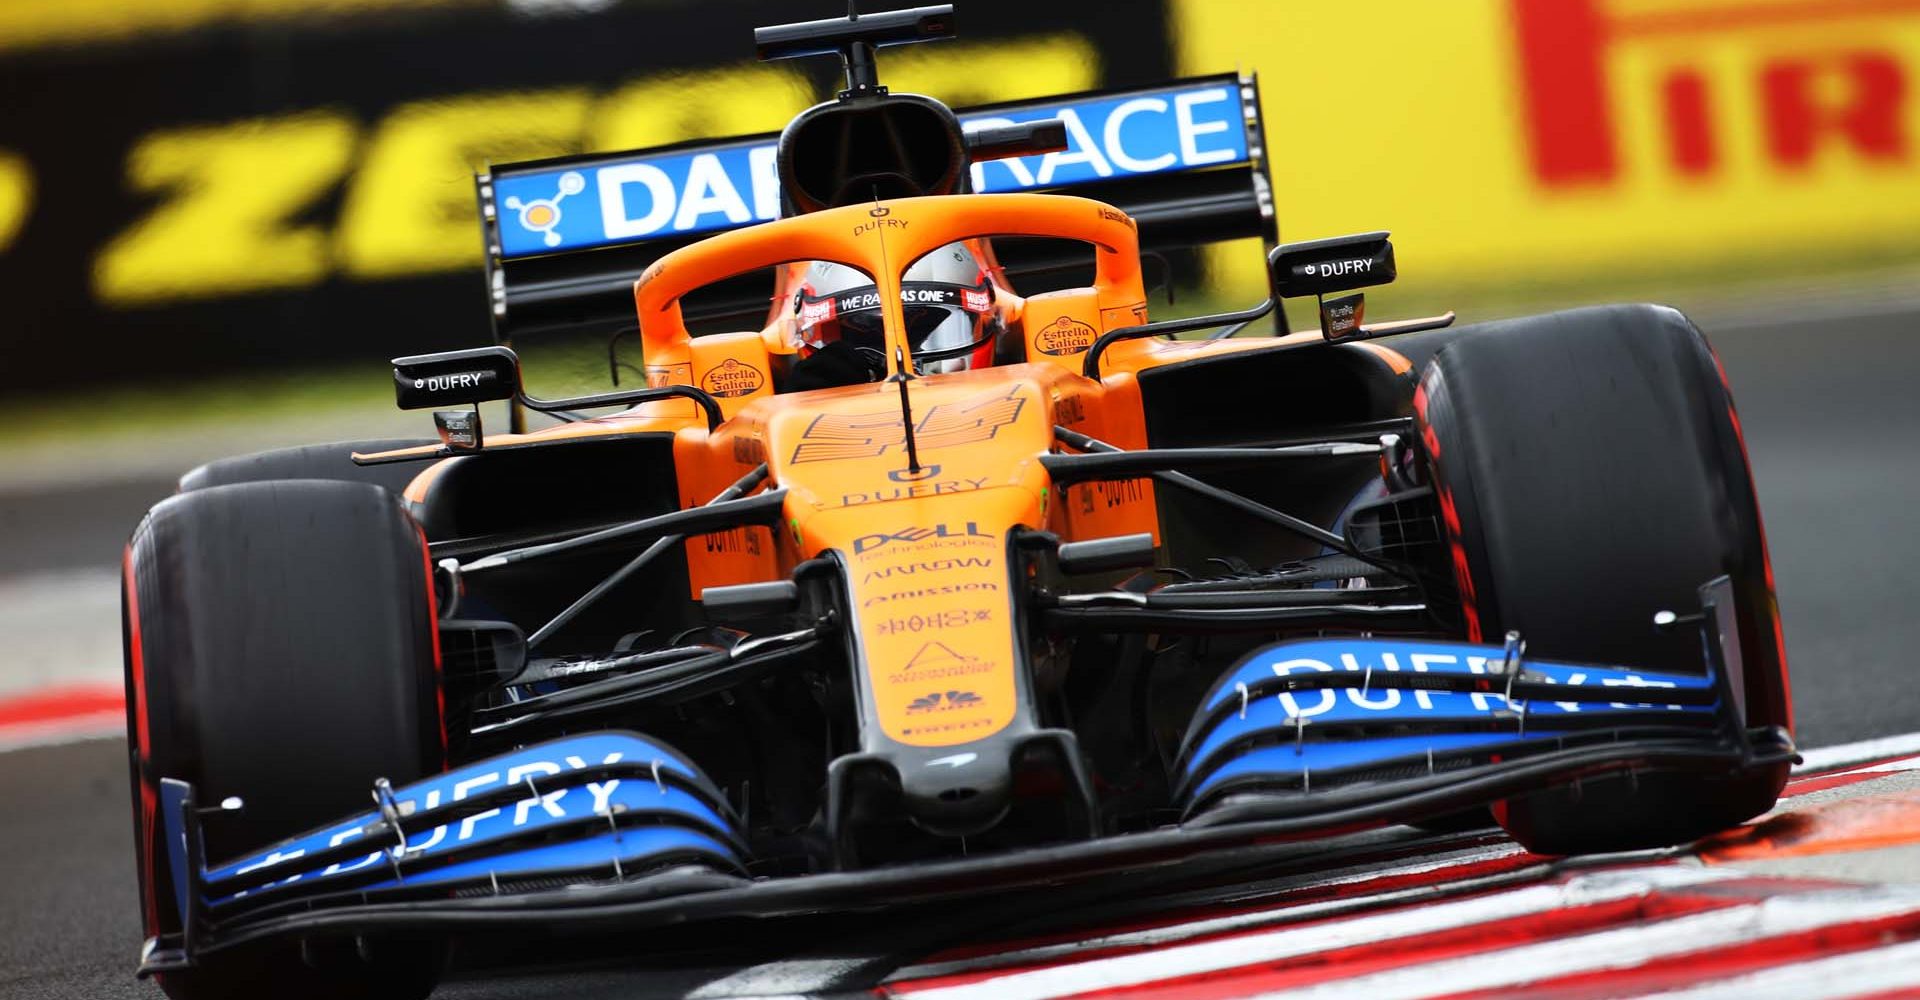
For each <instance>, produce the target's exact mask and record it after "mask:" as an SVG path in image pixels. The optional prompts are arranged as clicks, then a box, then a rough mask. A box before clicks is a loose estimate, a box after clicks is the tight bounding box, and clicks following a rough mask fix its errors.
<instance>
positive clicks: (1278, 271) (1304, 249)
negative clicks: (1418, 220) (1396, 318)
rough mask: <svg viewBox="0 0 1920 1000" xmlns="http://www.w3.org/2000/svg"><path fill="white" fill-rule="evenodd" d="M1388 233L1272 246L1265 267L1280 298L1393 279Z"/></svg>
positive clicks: (1341, 290) (1391, 246) (1391, 244)
mask: <svg viewBox="0 0 1920 1000" xmlns="http://www.w3.org/2000/svg"><path fill="white" fill-rule="evenodd" d="M1387 236H1388V234H1387V233H1384V232H1379V233H1361V234H1359V235H1357V236H1335V237H1333V238H1331V239H1324V240H1310V241H1308V242H1306V243H1286V244H1282V245H1280V246H1277V247H1274V248H1273V253H1272V254H1270V255H1269V256H1268V257H1267V266H1268V267H1270V268H1272V270H1273V287H1274V290H1275V291H1276V292H1278V293H1279V294H1280V296H1281V297H1282V298H1289V299H1291V298H1299V297H1302V296H1307V295H1330V294H1332V293H1334V292H1344V291H1347V290H1348V289H1353V288H1366V287H1367V286H1369V285H1385V284H1389V283H1391V282H1392V281H1393V279H1394V277H1395V271H1394V266H1393V241H1392V240H1389V239H1388V238H1387Z"/></svg>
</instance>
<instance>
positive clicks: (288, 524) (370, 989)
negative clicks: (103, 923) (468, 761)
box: [122, 480, 444, 1000]
mask: <svg viewBox="0 0 1920 1000" xmlns="http://www.w3.org/2000/svg"><path fill="white" fill-rule="evenodd" d="M426 561H427V559H426V551H425V547H424V542H423V539H422V536H421V534H420V531H419V528H418V527H417V526H416V525H415V524H414V522H413V520H412V518H410V517H408V516H407V514H406V513H405V512H404V511H403V510H402V509H401V507H400V503H399V501H398V499H397V498H396V497H395V496H394V495H393V494H391V493H388V492H386V491H385V490H382V489H380V488H378V487H375V486H373V485H370V484H364V483H342V482H324V481H318V480H284V481H277V482H261V483H246V484H239V485H231V486H216V487H209V488H206V489H200V490H195V491H193V492H190V493H184V494H181V495H178V496H175V497H173V498H171V499H169V500H167V501H165V502H163V503H161V504H160V505H158V506H157V507H155V508H154V509H153V510H152V511H151V512H149V514H148V515H147V518H146V520H144V521H142V522H141V524H140V526H139V528H137V529H136V530H135V532H134V535H133V539H132V541H131V542H130V543H129V545H128V548H127V553H126V557H125V566H124V579H125V589H124V592H123V593H124V598H123V604H122V623H123V630H124V634H125V637H126V668H127V669H126V676H127V706H128V744H129V747H130V748H131V752H132V761H133V788H134V842H135V852H136V855H137V863H138V866H139V873H140V889H141V900H142V904H143V907H144V910H145V923H146V930H147V934H148V935H149V936H153V935H159V934H168V933H174V932H177V931H178V930H179V929H180V927H179V923H180V921H179V918H178V912H177V907H176V905H175V904H174V902H173V900H174V885H175V882H174V879H175V877H176V874H184V873H175V872H173V871H171V870H170V863H169V854H168V851H167V850H166V848H165V846H164V845H163V843H162V833H161V823H160V818H159V816H158V815H156V809H155V806H156V802H157V792H158V783H159V780H160V779H161V778H178V779H181V780H184V781H188V782H191V783H192V784H193V785H194V787H195V789H196V792H197V795H198V798H199V800H200V801H202V802H209V803H211V802H218V801H220V800H222V799H224V798H226V797H228V796H238V797H240V798H241V799H242V800H243V801H244V803H245V806H244V808H243V809H242V810H241V811H240V812H238V813H219V814H213V815H210V816H208V817H207V819H206V822H205V833H206V847H207V857H208V859H209V861H215V862H217V861H220V860H223V859H226V858H228V857H231V856H233V855H236V854H239V853H241V852H243V851H246V850H249V849H253V848H258V847H261V846H264V845H267V844H270V843H272V842H274V841H276V840H279V839H281V838H283V837H287V836H290V835H292V834H296V833H300V832H302V831H304V830H307V829H309V828H312V827H315V826H318V825H320V824H322V823H324V822H326V821H328V820H331V819H334V818H337V817H339V816H341V815H343V814H347V813H350V812H353V811H355V810H358V809H364V808H365V807H366V804H367V801H368V799H367V796H368V793H369V790H370V789H372V787H373V782H374V779H376V778H380V777H385V778H388V779H389V780H391V781H392V782H393V783H394V784H396V785H399V784H402V783H405V782H408V781H412V780H415V779H418V778H420V777H422V776H424V775H427V774H430V773H433V772H435V771H438V770H439V769H440V767H441V765H442V763H443V758H444V743H443V735H442V730H441V718H440V707H439V705H440V703H439V689H438V665H437V663H436V651H435V625H434V617H433V616H434V611H433V596H432V589H431V584H430V582H429V580H428V577H427V569H426ZM323 944H324V943H323ZM307 951H308V955H309V956H316V955H324V956H326V958H325V959H324V960H321V961H317V962H315V963H313V964H308V963H306V962H304V961H303V959H302V956H301V953H300V949H299V948H297V947H294V946H291V945H289V946H281V947H276V948H272V949H266V950H258V949H256V950H253V951H248V952H237V953H228V952H215V953H213V954H210V955H206V956H204V958H203V959H202V961H201V964H199V965H198V966H197V967H195V968H194V969H192V970H190V971H188V972H186V973H166V974H163V975H162V976H161V977H160V980H161V986H162V987H163V988H164V989H165V990H166V991H167V993H168V994H169V995H170V996H173V997H175V998H176V1000H215V998H225V997H239V996H247V997H261V996H272V997H321V996H325V997H379V998H393V1000H398V998H414V997H420V996H424V995H425V994H426V993H427V992H428V991H429V990H431V988H432V984H433V981H434V978H435V976H436V974H437V971H438V965H439V956H438V953H437V952H436V951H435V950H434V949H431V948H429V949H424V950H423V949H413V948H406V947H403V946H400V945H398V944H397V943H394V942H371V943H370V944H369V948H368V949H367V952H368V955H369V956H370V957H369V958H366V959H362V958H361V957H360V956H359V955H357V954H356V953H355V952H356V949H354V948H352V947H347V948H344V949H341V948H335V947H315V948H309V949H308V950H307ZM341 952H345V955H344V957H343V956H342V955H340V954H339V953H341Z"/></svg>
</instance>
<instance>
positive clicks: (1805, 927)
mask: <svg viewBox="0 0 1920 1000" xmlns="http://www.w3.org/2000/svg"><path fill="white" fill-rule="evenodd" d="M1916 911H1920V890H1915V889H1914V888H1913V887H1911V886H1898V887H1892V886H1887V887H1881V886H1875V887H1860V888H1849V889H1836V890H1829V891H1820V892H1808V893H1801V894H1797V895H1791V896H1776V897H1773V898H1771V899H1766V900H1763V901H1761V902H1759V903H1756V904H1753V905H1751V906H1738V907H1734V908H1731V909H1725V910H1711V911H1708V912H1706V913H1696V914H1693V915H1691V916H1685V917H1674V918H1672V919H1670V920H1658V921H1653V922H1649V923H1644V924H1636V925H1634V926H1631V927H1622V928H1618V929H1615V930H1606V931H1596V932H1594V933H1591V934H1582V935H1580V936H1578V937H1574V938H1569V939H1566V940H1561V941H1547V942H1542V943H1540V944H1531V945H1522V946H1521V947H1518V948H1505V949H1501V950H1499V951H1493V952H1488V953H1483V954H1478V955H1469V956H1465V957H1462V958H1452V959H1447V960H1444V961H1439V962H1427V963H1422V964H1419V965H1415V966H1409V967H1406V968H1400V969H1394V970H1391V971H1387V972H1378V973H1374V974H1372V975H1367V976H1356V977H1353V978H1351V979H1343V980H1338V981H1334V982H1327V983H1321V984H1318V985H1315V986H1313V987H1311V988H1308V989H1304V990H1289V991H1287V992H1286V993H1285V994H1284V996H1286V997H1290V998H1311V997H1365V998H1367V1000H1419V998H1422V997H1437V996H1445V995H1447V994H1452V993H1466V992H1469V991H1476V990H1490V989H1495V988H1500V987H1512V986H1522V985H1525V984H1527V983H1533V982H1539V981H1541V980H1545V979H1555V978H1559V977H1561V976H1569V975H1573V974H1576V973H1584V972H1602V971H1608V970H1616V969H1631V968H1634V967H1636V966H1640V965H1644V964H1646V963H1648V962H1650V961H1653V960H1654V959H1658V958H1667V957H1671V956H1675V955H1686V954H1691V953H1694V952H1703V951H1710V950H1712V949H1715V948H1726V947H1731V946H1735V945H1741V944H1751V943H1753V942H1756V941H1762V940H1765V939H1767V938H1770V937H1776V936H1779V935H1784V934H1794V933H1799V932H1804V931H1811V930H1816V929H1818V928H1821V927H1830V926H1835V925H1839V924H1849V923H1858V922H1861V921H1866V920H1875V919H1880V918H1884V917H1894V916H1899V915H1901V914H1903V913H1913V912H1916ZM1250 958H1251V957H1250ZM1241 964H1247V963H1245V962H1243V963H1241ZM1270 995H1271V996H1273V997H1276V998H1277V997H1280V996H1282V995H1283V994H1279V993H1275V994H1270ZM1749 995H1751V994H1749Z"/></svg>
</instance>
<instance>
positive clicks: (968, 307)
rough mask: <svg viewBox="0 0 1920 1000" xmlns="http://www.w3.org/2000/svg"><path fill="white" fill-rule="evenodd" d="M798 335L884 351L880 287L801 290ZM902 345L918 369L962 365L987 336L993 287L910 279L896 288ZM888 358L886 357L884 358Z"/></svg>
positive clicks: (949, 368) (961, 368)
mask: <svg viewBox="0 0 1920 1000" xmlns="http://www.w3.org/2000/svg"><path fill="white" fill-rule="evenodd" d="M795 312H796V314H797V318H798V320H799V326H800V339H801V340H802V341H803V342H805V343H806V344H808V345H810V346H813V347H822V346H825V345H826V344H829V343H832V342H834V341H836V340H838V341H844V342H846V343H847V344H850V345H851V346H853V347H856V348H865V349H869V350H875V351H883V352H884V350H885V348H886V334H885V328H884V324H883V321H882V312H881V309H880V293H879V291H878V290H877V289H875V288H874V287H873V286H871V285H869V286H867V287H865V288H854V289H849V290H847V291H843V292H836V293H832V294H826V295H814V294H811V293H810V292H809V291H807V290H804V289H803V290H802V291H801V293H800V294H799V296H798V297H797V300H796V303H795ZM900 313H901V318H902V319H903V320H904V321H905V322H906V340H907V348H908V350H910V351H911V352H912V353H913V359H914V367H915V369H916V370H920V371H923V372H943V371H964V370H965V369H966V368H968V367H970V366H971V359H970V355H972V354H973V353H975V352H976V351H977V350H978V349H979V348H980V347H981V346H982V345H983V344H985V343H986V342H987V341H989V340H991V339H992V330H991V326H990V324H991V321H992V319H993V289H992V287H991V285H989V284H988V283H987V282H986V281H985V280H982V281H981V283H980V284H979V285H978V286H976V287H973V288H968V287H965V286H961V285H953V284H948V283H945V282H935V281H909V282H905V283H904V284H902V286H901V288H900ZM889 360H891V359H889Z"/></svg>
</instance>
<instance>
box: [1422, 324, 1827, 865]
mask: <svg viewBox="0 0 1920 1000" xmlns="http://www.w3.org/2000/svg"><path fill="white" fill-rule="evenodd" d="M1415 410H1416V412H1417V414H1418V419H1419V421H1420V424H1421V428H1420V430H1421V437H1422V440H1423V442H1424V445H1425V449H1426V452H1427V459H1428V462H1429V464H1430V468H1431V470H1432V473H1433V479H1434V485H1435V487H1436V490H1437V492H1438V493H1439V496H1440V501H1441V511H1442V519H1443V520H1444V521H1445V522H1446V527H1447V535H1448V541H1449V544H1450V547H1451V549H1452V557H1453V558H1452V561H1453V566H1454V573H1455V578H1456V581H1455V582H1456V583H1457V584H1458V587H1459V591H1460V598H1461V614H1462V617H1463V618H1464V619H1465V624H1466V629H1467V632H1468V634H1469V636H1470V637H1471V638H1472V639H1474V640H1477V641H1491V642H1498V641H1500V636H1502V635H1503V634H1504V632H1505V631H1506V630H1508V629H1517V630H1519V631H1520V632H1521V634H1522V635H1523V636H1524V637H1525V639H1526V642H1527V650H1528V652H1529V654H1534V655H1539V656H1542V657H1558V658H1565V659H1570V660H1588V661H1593V662H1601V663H1614V664H1621V665H1626V666H1635V667H1643V668H1646V669H1649V670H1662V671H1669V672H1674V673H1693V674H1698V673H1700V672H1702V671H1703V670H1704V666H1703V664H1702V662H1701V656H1700V641H1699V638H1698V635H1697V634H1694V633H1692V632H1691V630H1685V629H1680V630H1674V631H1673V632H1672V633H1671V634H1661V633H1658V632H1656V631H1655V630H1654V629H1653V627H1652V620H1653V615H1654V613H1655V612H1656V611H1660V610H1666V609H1671V610H1675V611H1679V612H1682V613H1686V612H1690V611H1697V610H1698V609H1699V603H1700V602H1699V596H1698V592H1697V590H1698V587H1699V586H1700V584H1702V583H1705V582H1706V581H1707V580H1709V579H1711V578H1713V577H1716V576H1719V575H1721V574H1723V573H1724V574H1727V575H1729V576H1730V577H1732V579H1733V582H1734V587H1735V593H1736V597H1737V601H1738V604H1739V607H1740V611H1741V616H1740V629H1739V631H1740V645H1741V649H1742V651H1743V653H1744V658H1745V675H1744V681H1745V689H1746V702H1747V719H1746V722H1747V724H1748V725H1750V726H1763V725H1773V726H1790V725H1791V718H1790V711H1789V708H1788V705H1787V687H1786V661H1785V656H1784V651H1783V650H1782V649H1781V646H1780V632H1779V614H1778V610H1777V608H1776V605H1775V602H1774V596H1773V587H1772V573H1771V571H1770V570H1769V569H1768V566H1767V555H1766V543H1765V539H1764V536H1763V534H1762V530H1761V524H1760V511H1759V508H1758V506H1757V504H1756V503H1755V501H1754V494H1753V483H1752V478H1751V474H1750V472H1749V470H1748V466H1747V459H1746V450H1745V446H1744V444H1743V443H1742V442H1741V439H1740V431H1739V423H1738V419H1737V417H1736V416H1735V414H1734V410H1733V401H1732V396H1731V394H1730V393H1729V392H1728V389H1727V386H1726V382H1725V380H1724V377H1723V376H1722V374H1721V372H1720V368H1719V363H1718V361H1717V360H1716V359H1715V357H1714V356H1713V353H1712V350H1711V348H1709V347H1708V345H1707V341H1706V338H1705V337H1704V336H1702V335H1701V333H1700V331H1699V330H1698V329H1696V328H1695V327H1694V326H1693V324H1692V323H1691V322H1689V321H1688V320H1687V318H1686V317H1685V316H1682V315H1681V314H1680V313H1678V312H1675V311H1674V310H1671V309H1666V308H1661V307H1655V306H1607V307H1602V308H1594V309H1580V310H1573V311H1569V312H1562V313H1554V314H1550V315H1546V316H1536V317H1529V318H1525V319H1516V320H1510V321H1507V322H1502V323H1493V324H1488V325H1486V326H1483V327H1478V328H1474V329H1470V330H1464V331H1461V333H1460V335H1459V336H1458V337H1457V339H1455V340H1453V341H1451V342H1450V343H1449V344H1448V345H1447V346H1445V347H1444V348H1442V349H1441V350H1440V351H1439V352H1438V353H1437V354H1436V355H1435V356H1434V358H1433V360H1432V361H1431V362H1430V363H1429V364H1428V365H1427V368H1426V371H1425V373H1424V375H1423V377H1422V379H1421V385H1420V389H1419V392H1418V395H1417V397H1416V400H1415ZM1786 770H1787V769H1786V767H1785V765H1782V766H1780V767H1778V768H1772V769H1768V770H1766V771H1764V772H1759V773H1749V774H1745V775H1740V776H1728V775H1702V774H1698V773H1691V772H1688V773H1682V772H1664V773H1652V774H1640V775H1633V776H1620V777H1617V778H1609V779H1604V780H1589V781H1587V782H1585V783H1584V784H1583V785H1579V786H1569V787H1566V788H1560V789H1554V790H1550V791H1543V792H1539V793H1535V794H1530V795H1527V796H1523V797H1520V798H1516V799H1511V800H1508V801H1507V802H1504V803H1501V804H1500V805H1498V806H1496V807H1495V810H1494V812H1495V816H1496V818H1498V819H1499V820H1500V822H1501V825H1502V826H1504V827H1505V828H1506V829H1507V831H1508V832H1509V833H1511V834H1512V835H1513V836H1514V838H1515V839H1517V840H1519V841H1520V843H1521V844H1523V845H1525V846H1526V847H1527V848H1528V849H1529V850H1532V851H1536V852H1539V853H1543V854H1578V853H1589V852H1598V851H1618V850H1631V849H1638V848H1645V847H1657V846H1664V845H1669V844H1678V843H1684V842H1687V841H1690V840H1694V839H1696V838H1698V837H1701V836H1704V835H1706V834H1709V833H1712V832H1714V831H1716V830H1721V829H1724V828H1726V827H1729V826H1732V825H1734V824H1737V823H1739V822H1741V821H1743V820H1746V819H1748V818H1750V817H1752V816H1755V815H1758V814H1759V813H1761V812H1764V811H1765V810H1766V809H1768V808H1770V807H1771V806H1772V804H1773V802H1774V800H1775V798H1777V797H1778V795H1779V792H1780V788H1781V786H1782V785H1783V784H1784V783H1785V781H1786Z"/></svg>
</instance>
